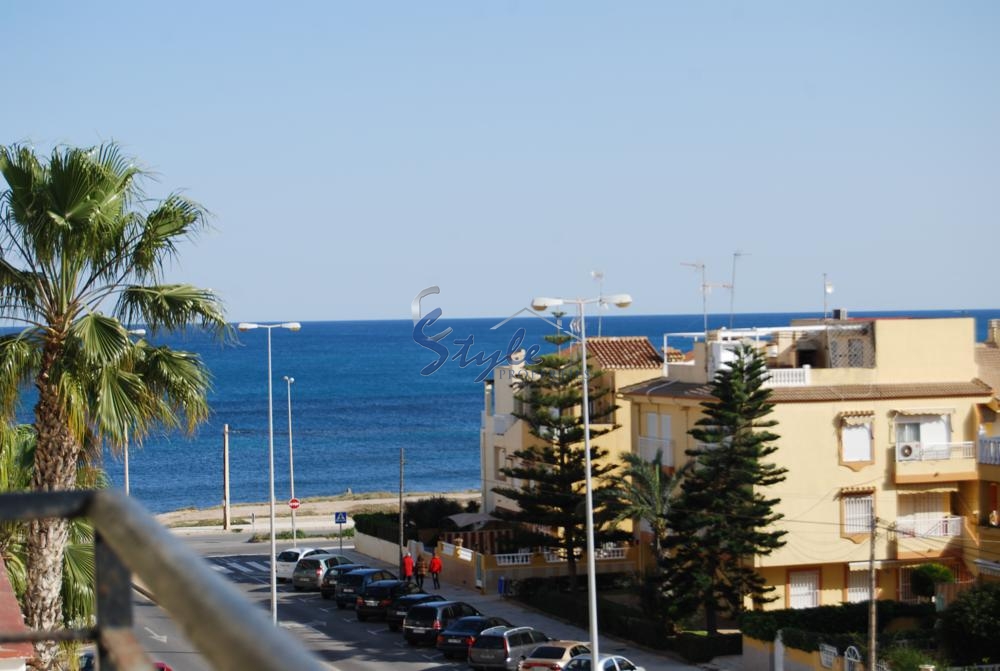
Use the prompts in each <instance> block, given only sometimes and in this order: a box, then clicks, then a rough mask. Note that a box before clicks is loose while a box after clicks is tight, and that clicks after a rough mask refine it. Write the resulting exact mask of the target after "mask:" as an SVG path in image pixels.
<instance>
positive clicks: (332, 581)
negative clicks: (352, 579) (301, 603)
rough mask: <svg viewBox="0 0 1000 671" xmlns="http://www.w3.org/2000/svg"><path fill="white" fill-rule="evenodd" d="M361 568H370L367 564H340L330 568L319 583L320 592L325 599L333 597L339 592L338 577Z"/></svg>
mask: <svg viewBox="0 0 1000 671" xmlns="http://www.w3.org/2000/svg"><path fill="white" fill-rule="evenodd" d="M359 568H370V567H369V566H368V565H367V564H338V565H337V566H334V567H332V568H328V569H327V570H326V573H324V574H323V580H322V581H320V583H319V591H320V594H322V595H323V598H324V599H332V598H333V595H334V594H335V593H336V592H337V578H339V577H340V576H342V575H344V574H345V573H349V572H351V571H354V570H356V569H359Z"/></svg>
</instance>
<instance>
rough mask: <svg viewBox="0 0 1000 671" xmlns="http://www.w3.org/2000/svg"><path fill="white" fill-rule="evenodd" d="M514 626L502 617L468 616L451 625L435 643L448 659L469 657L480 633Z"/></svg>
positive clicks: (438, 636)
mask: <svg viewBox="0 0 1000 671" xmlns="http://www.w3.org/2000/svg"><path fill="white" fill-rule="evenodd" d="M512 626H513V625H512V624H511V623H510V622H508V621H507V620H505V619H503V618H502V617H493V616H488V615H467V616H466V617H460V618H458V619H457V620H455V621H453V622H452V623H451V624H449V625H448V626H447V627H446V628H445V629H443V630H441V633H440V634H438V635H437V642H436V643H435V645H436V647H437V649H438V650H440V651H441V652H443V653H444V656H445V657H447V658H448V659H452V658H455V657H461V658H462V659H465V658H466V657H468V655H469V647H470V646H471V645H472V644H473V643H475V642H476V638H477V637H478V636H479V632H481V631H483V630H484V629H490V628H491V627H512Z"/></svg>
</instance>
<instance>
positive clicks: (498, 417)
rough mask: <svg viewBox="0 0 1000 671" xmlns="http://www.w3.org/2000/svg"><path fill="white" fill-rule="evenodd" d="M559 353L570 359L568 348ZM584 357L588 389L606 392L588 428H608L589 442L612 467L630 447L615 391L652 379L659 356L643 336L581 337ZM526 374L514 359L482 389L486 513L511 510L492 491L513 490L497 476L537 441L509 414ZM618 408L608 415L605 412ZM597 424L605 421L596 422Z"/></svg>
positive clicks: (625, 414) (627, 417)
mask: <svg viewBox="0 0 1000 671" xmlns="http://www.w3.org/2000/svg"><path fill="white" fill-rule="evenodd" d="M565 353H566V354H567V356H572V355H573V353H574V348H572V347H571V348H567V349H566V351H565ZM587 357H588V359H590V365H591V367H592V368H593V369H595V370H597V371H600V373H601V375H600V376H599V377H596V378H595V379H594V380H593V381H592V385H591V387H592V388H595V389H603V390H606V391H607V392H608V393H606V394H604V395H603V397H602V398H601V399H600V401H598V402H597V403H596V404H595V405H596V407H594V408H592V409H591V418H592V426H593V429H594V431H595V433H596V432H597V431H600V430H608V432H607V433H605V434H604V435H601V436H598V437H596V438H594V440H593V444H594V445H595V446H596V447H598V448H600V449H606V450H608V456H607V457H606V458H607V459H610V460H612V461H614V462H615V463H618V462H620V461H621V459H620V455H621V453H622V452H628V451H629V450H631V448H632V441H631V436H632V427H631V418H632V414H633V413H632V412H631V411H630V409H629V407H628V405H629V402H628V400H627V399H626V400H622V399H618V398H616V396H617V393H618V391H619V390H620V389H622V388H624V387H626V386H629V385H634V384H636V383H638V382H641V381H643V380H648V379H651V378H655V377H658V376H659V375H660V374H661V372H662V368H663V358H662V357H660V355H659V354H658V353H657V351H656V349H655V348H654V347H653V345H652V344H651V343H650V342H649V339H648V338H645V337H604V338H600V337H598V338H587ZM526 374H527V373H526V372H525V368H524V362H523V361H518V362H515V363H512V364H510V365H507V366H497V367H496V368H495V369H494V371H493V379H492V380H489V381H488V382H487V383H486V386H485V399H484V406H485V407H484V410H483V416H482V423H481V428H480V438H479V443H480V464H481V466H480V469H481V472H482V478H483V501H482V511H483V512H485V513H490V512H492V511H494V510H496V509H497V508H502V509H507V510H516V509H517V503H516V502H515V501H513V500H512V499H509V498H507V497H504V496H500V495H498V494H495V493H494V492H493V488H494V487H497V486H503V487H507V486H511V485H514V486H518V484H519V483H516V482H515V483H510V482H508V479H507V478H506V476H504V474H503V473H501V472H500V469H501V468H504V467H505V466H509V465H511V464H512V463H513V460H514V459H515V456H514V454H515V453H516V452H517V451H519V450H521V449H524V448H525V447H527V446H528V445H531V444H533V442H537V439H536V438H534V437H533V436H532V435H531V434H530V433H529V432H528V426H527V423H526V422H523V421H521V420H519V419H517V417H515V413H520V410H521V407H520V402H519V401H518V399H517V398H516V393H517V392H516V386H517V383H518V381H519V380H520V379H521V378H522V377H523V376H524V375H526ZM616 403H617V405H618V407H617V408H616V409H615V410H614V411H613V412H612V413H610V414H609V413H608V412H607V409H608V407H610V406H611V405H614V404H616ZM601 420H603V421H604V422H605V423H603V424H602V423H598V422H600V421H601Z"/></svg>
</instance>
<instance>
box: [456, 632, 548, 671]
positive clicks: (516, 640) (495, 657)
mask: <svg viewBox="0 0 1000 671" xmlns="http://www.w3.org/2000/svg"><path fill="white" fill-rule="evenodd" d="M551 640H552V639H551V638H549V637H548V636H546V635H545V634H543V633H542V632H540V631H538V630H537V629H534V628H532V627H494V628H492V629H487V630H485V631H483V632H482V633H480V634H479V638H477V639H476V642H475V643H473V644H472V647H470V648H469V666H470V667H472V668H473V669H505V670H506V671H517V667H518V664H520V663H521V660H522V659H524V658H526V657H527V656H528V655H530V654H531V652H532V651H533V650H534V649H535V648H537V647H538V646H539V645H541V644H542V643H545V642H547V641H551Z"/></svg>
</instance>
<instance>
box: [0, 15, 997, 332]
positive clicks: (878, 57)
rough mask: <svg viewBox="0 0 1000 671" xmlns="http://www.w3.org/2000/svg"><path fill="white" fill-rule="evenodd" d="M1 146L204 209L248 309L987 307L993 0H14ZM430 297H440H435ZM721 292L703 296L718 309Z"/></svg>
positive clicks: (196, 268) (206, 255) (206, 282)
mask: <svg viewBox="0 0 1000 671" xmlns="http://www.w3.org/2000/svg"><path fill="white" fill-rule="evenodd" d="M0 22H2V25H3V27H4V30H3V34H4V52H5V56H6V58H5V63H4V66H3V74H2V76H0V81H2V82H3V85H4V86H3V89H4V93H5V95H4V101H3V103H2V104H0V129H2V137H0V142H3V143H4V144H10V143H13V142H31V143H33V144H34V145H35V146H36V148H38V149H39V150H42V151H43V152H44V153H47V152H48V151H49V150H50V149H51V147H52V146H53V145H54V144H57V143H66V144H73V145H84V146H87V145H92V144H96V143H99V142H101V141H105V140H115V141H117V142H118V143H120V144H121V145H122V146H123V147H124V149H125V151H126V152H127V153H129V154H130V155H133V156H135V157H136V158H137V159H138V161H139V162H140V163H141V164H142V165H144V166H146V167H147V168H149V169H150V170H152V171H154V172H155V173H156V174H157V176H158V180H159V181H158V182H157V183H156V184H152V185H150V186H149V191H150V192H151V193H152V194H153V195H157V194H162V193H166V192H167V191H169V190H174V189H180V190H183V191H184V192H185V193H186V194H187V195H188V196H190V197H192V198H194V199H196V200H198V201H199V202H201V203H202V204H203V205H205V206H206V207H207V208H208V209H209V210H210V211H211V212H212V214H213V218H212V224H213V229H212V231H211V232H209V233H207V234H205V235H203V236H201V237H200V238H199V239H198V240H197V241H196V243H195V244H193V245H190V246H187V247H185V248H183V250H182V256H181V260H180V263H179V264H178V265H177V266H175V267H174V268H172V269H171V278H172V279H183V280H186V281H191V282H193V283H195V284H198V285H201V286H207V287H212V288H213V289H215V290H216V291H218V292H219V293H220V294H221V295H222V297H223V298H224V300H225V301H226V304H227V306H228V312H229V314H230V316H231V317H232V318H233V319H234V320H250V319H253V320H293V319H294V320H302V321H306V320H320V319H367V318H390V319H392V318H408V317H409V308H410V301H411V300H412V299H413V298H414V296H415V295H416V294H417V293H418V292H419V291H420V290H421V289H423V288H424V287H428V286H431V285H438V286H439V287H440V289H441V293H440V294H439V295H438V296H436V297H434V299H433V301H432V303H433V306H440V307H441V308H442V309H443V311H444V314H445V316H446V317H447V316H452V317H477V316H484V317H485V316H506V315H508V314H510V313H512V312H514V311H515V310H516V309H518V308H520V307H522V306H524V305H525V304H526V303H528V302H529V300H530V298H531V297H532V296H535V295H556V296H579V297H589V296H594V295H596V294H597V292H598V284H597V283H596V282H595V281H594V280H593V279H592V278H591V274H590V273H591V271H593V270H597V269H599V270H602V271H603V272H604V273H605V281H604V289H605V291H606V292H622V291H627V292H629V293H631V294H632V295H633V297H634V299H635V303H634V307H633V308H632V311H633V313H634V314H685V313H694V314H699V313H700V312H701V309H702V294H701V290H700V284H701V275H700V274H699V272H698V271H697V270H695V269H694V268H692V267H689V266H684V265H682V263H685V262H701V263H704V264H705V277H706V280H707V281H708V282H709V283H722V282H728V281H729V280H730V279H731V273H732V268H733V253H734V252H735V251H737V250H739V251H742V252H744V253H746V254H747V255H746V256H742V257H740V258H739V260H738V263H737V264H736V294H735V308H736V311H737V312H783V311H807V310H815V311H817V312H818V311H821V310H822V309H823V298H824V294H823V273H827V275H828V279H829V280H830V282H832V283H833V285H834V287H835V293H834V294H833V295H832V296H830V297H829V301H830V307H831V308H832V307H843V308H846V309H848V310H913V309H943V308H990V307H996V305H997V300H996V282H995V277H996V268H997V262H996V258H997V252H998V245H997V242H996V241H997V239H998V237H997V231H998V230H1000V227H998V225H997V220H998V214H1000V39H998V38H997V36H998V35H1000V3H996V2H986V1H984V2H973V1H967V2H952V3H944V2H918V1H906V2H894V1H886V2H878V3H870V2H860V1H847V2H835V3H833V2H798V1H796V2H791V1H789V2H777V1H774V2H750V1H747V2H724V1H717V2H661V1H656V2H642V1H639V0H636V1H632V2H627V3H618V2H600V3H598V2H585V1H574V2H568V1H567V2H545V1H541V2H529V1H521V2H515V1H510V2H458V1H455V2H403V1H402V0H400V1H398V2H357V3H345V2H293V3H280V4H279V3H258V2H240V3H236V2H219V3H205V2H187V1H176V2H170V3H146V2H124V1H122V2H107V1H102V0H97V1H96V2H91V3H79V2H27V1H21V2H5V3H0ZM428 301H430V299H425V302H428ZM729 305H730V295H729V293H728V292H727V291H726V290H725V289H722V288H716V289H713V290H712V292H711V295H710V296H709V298H708V306H709V310H710V311H712V312H717V313H728V311H729Z"/></svg>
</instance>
